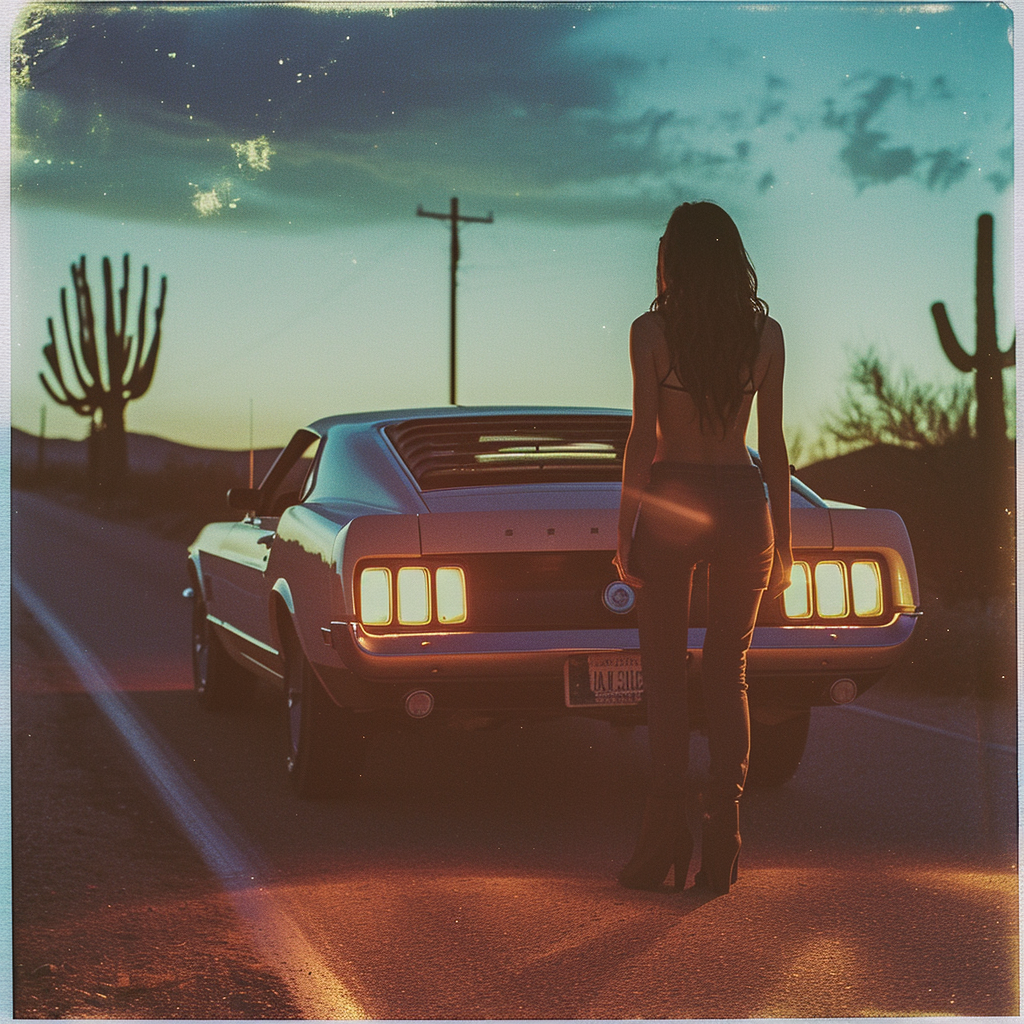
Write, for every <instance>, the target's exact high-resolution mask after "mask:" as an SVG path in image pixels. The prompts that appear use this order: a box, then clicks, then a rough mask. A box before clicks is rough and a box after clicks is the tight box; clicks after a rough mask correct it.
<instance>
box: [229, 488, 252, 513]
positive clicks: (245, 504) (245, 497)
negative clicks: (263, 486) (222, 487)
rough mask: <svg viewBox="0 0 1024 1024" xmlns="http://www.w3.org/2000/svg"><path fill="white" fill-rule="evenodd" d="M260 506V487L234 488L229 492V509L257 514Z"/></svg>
mask: <svg viewBox="0 0 1024 1024" xmlns="http://www.w3.org/2000/svg"><path fill="white" fill-rule="evenodd" d="M259 504H260V490H259V488H258V487H232V488H231V489H230V490H229V491H228V507H229V508H233V509H237V510H238V511H239V512H255V511H256V509H258V508H259Z"/></svg>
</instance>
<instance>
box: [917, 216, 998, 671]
mask: <svg viewBox="0 0 1024 1024" xmlns="http://www.w3.org/2000/svg"><path fill="white" fill-rule="evenodd" d="M975 305H976V309H977V317H976V323H977V326H976V335H975V337H976V342H975V352H974V355H968V354H967V353H966V352H965V351H964V349H963V347H962V346H961V345H960V343H959V342H958V341H957V338H956V335H955V334H954V333H953V328H952V327H951V326H950V323H949V317H948V316H947V315H946V307H945V306H944V305H943V303H941V302H936V303H935V304H934V305H933V306H932V316H933V317H934V318H935V326H936V328H937V329H938V332H939V341H940V343H941V344H942V350H943V352H945V353H946V356H947V357H948V358H949V361H950V362H951V363H952V364H953V365H954V366H955V367H956V368H957V369H958V370H960V371H961V372H963V373H970V372H972V371H973V373H974V394H975V399H976V413H975V436H976V441H975V443H976V445H977V452H976V457H975V459H974V466H973V474H974V480H975V484H974V486H975V500H976V502H977V506H976V507H977V518H976V521H975V526H976V528H977V529H976V531H975V536H974V544H975V545H976V551H977V574H976V580H977V583H976V588H977V592H978V593H979V594H980V596H983V597H991V596H994V595H997V594H999V593H1000V592H1004V591H1005V590H1006V589H1007V588H1009V587H1012V585H1013V582H1012V581H1013V551H1014V542H1013V516H1012V512H1013V510H1012V504H1013V487H1012V474H1013V451H1012V446H1011V445H1010V443H1009V442H1008V440H1007V437H1006V409H1005V406H1004V403H1003V370H1004V369H1006V368H1007V367H1009V366H1013V364H1014V361H1015V351H1016V347H1017V339H1016V335H1014V340H1013V342H1012V343H1011V345H1010V347H1009V349H1007V350H1006V351H1005V352H1000V351H999V342H998V340H997V338H996V303H995V287H994V279H993V272H992V215H991V214H988V213H983V214H982V215H981V216H980V217H979V218H978V255H977V271H976V297H975ZM965 582H966V581H965ZM971 589H972V588H971V587H969V586H965V592H969V591H970V590H971ZM981 660H982V661H983V662H984V663H985V664H984V665H983V667H982V668H981V669H979V671H980V672H981V674H982V676H983V677H985V678H987V679H988V680H989V681H990V682H992V684H993V685H994V684H995V682H994V681H995V680H996V679H997V676H998V672H997V671H996V669H995V667H994V665H993V664H992V663H991V657H990V654H983V656H982V658H981Z"/></svg>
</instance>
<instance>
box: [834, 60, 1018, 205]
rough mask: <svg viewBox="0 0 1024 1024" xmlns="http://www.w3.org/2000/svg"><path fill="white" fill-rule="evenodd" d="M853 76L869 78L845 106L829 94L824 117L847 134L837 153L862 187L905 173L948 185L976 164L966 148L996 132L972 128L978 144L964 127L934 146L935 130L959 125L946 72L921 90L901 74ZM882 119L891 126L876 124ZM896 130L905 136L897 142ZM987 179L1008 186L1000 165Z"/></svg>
mask: <svg viewBox="0 0 1024 1024" xmlns="http://www.w3.org/2000/svg"><path fill="white" fill-rule="evenodd" d="M854 81H855V82H868V83H869V84H868V86H867V88H865V89H863V90H862V91H861V92H859V93H857V95H856V96H855V98H854V101H853V104H852V106H850V107H848V108H847V109H845V110H842V109H840V104H839V103H838V102H837V101H836V100H835V99H832V98H829V99H827V100H826V101H825V113H824V115H823V116H822V119H821V123H822V125H823V126H824V127H825V128H826V129H829V130H832V131H836V132H838V133H839V134H840V135H841V136H842V137H843V138H844V139H845V145H844V146H843V147H842V149H841V150H840V152H839V158H840V161H841V163H842V165H843V166H844V168H845V171H846V173H847V175H848V176H849V177H850V178H851V179H852V181H853V182H854V184H855V185H856V186H857V188H858V189H859V190H863V189H865V188H867V187H869V186H872V185H888V184H891V183H892V182H894V181H897V180H899V179H903V178H905V179H910V180H915V181H919V182H921V183H922V184H923V185H924V186H925V187H927V188H929V189H949V188H951V187H952V186H954V185H956V184H958V183H959V182H961V181H963V180H964V178H965V177H966V176H967V174H968V172H969V171H970V170H971V168H972V166H975V164H974V163H973V162H972V159H971V158H970V157H968V156H965V155H964V154H969V153H972V152H974V151H976V150H980V149H982V148H983V147H982V145H981V139H982V138H984V139H986V141H987V140H988V139H990V138H991V137H992V133H991V131H990V130H986V131H985V132H984V134H983V135H982V134H981V133H977V132H975V133H972V134H977V135H978V136H979V138H978V139H977V144H975V143H976V139H975V138H972V137H971V135H967V134H966V133H965V135H966V137H965V138H964V139H963V140H962V141H959V142H957V143H956V144H940V145H938V146H934V139H935V137H936V133H937V132H939V133H948V132H949V131H950V130H951V128H953V126H954V125H955V126H956V127H957V128H959V127H960V120H961V119H958V118H956V117H951V116H950V112H951V111H953V112H955V110H956V108H955V106H954V101H955V100H956V96H955V94H954V93H953V92H952V90H951V88H950V86H949V83H948V82H947V80H946V78H945V77H943V76H936V77H934V78H933V79H932V80H931V81H930V82H929V83H928V85H927V87H926V88H925V89H923V90H920V91H917V90H915V85H914V82H913V81H912V80H911V79H908V78H904V77H903V76H896V75H868V74H864V75H861V76H859V77H858V78H857V79H854ZM879 121H882V122H884V123H886V124H888V125H890V126H891V130H889V131H886V130H883V129H882V128H880V127H878V126H877V123H878V122H879ZM897 130H898V131H899V133H900V134H901V135H902V136H903V138H902V139H901V140H900V142H898V143H897V142H895V141H894V136H895V135H896V132H897ZM961 130H962V129H961ZM988 180H989V182H990V184H992V185H993V187H994V188H996V190H997V191H1001V190H1002V188H1005V187H1006V183H1005V182H1004V181H1003V179H1002V178H1001V176H1000V172H999V171H996V172H991V173H990V174H989V175H988Z"/></svg>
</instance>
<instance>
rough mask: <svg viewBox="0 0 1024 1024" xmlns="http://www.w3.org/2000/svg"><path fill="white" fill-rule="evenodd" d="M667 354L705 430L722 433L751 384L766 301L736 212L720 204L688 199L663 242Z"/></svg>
mask: <svg viewBox="0 0 1024 1024" xmlns="http://www.w3.org/2000/svg"><path fill="white" fill-rule="evenodd" d="M651 309H652V310H653V311H654V312H656V313H660V314H661V315H662V318H663V324H664V329H665V338H666V340H667V341H668V350H669V358H670V360H671V364H672V367H673V369H674V370H675V371H676V374H677V375H678V377H679V380H680V382H681V383H683V384H685V385H686V387H687V389H688V390H689V392H690V396H691V397H692V398H693V401H694V403H695V404H696V406H697V411H698V413H699V415H700V425H701V429H702V430H703V429H704V428H705V425H706V424H708V425H711V427H712V428H713V429H721V430H722V432H723V433H724V432H725V430H726V429H727V427H728V425H729V424H730V423H732V421H733V420H734V418H735V417H736V414H737V413H738V412H739V409H740V406H741V405H742V403H743V393H744V390H745V389H747V388H748V387H749V386H752V383H753V374H754V362H755V360H756V359H757V353H758V348H759V343H760V327H761V324H762V323H763V317H766V316H767V315H768V304H767V303H766V302H764V301H763V300H762V299H760V298H758V295H757V274H756V273H755V272H754V266H753V264H752V263H751V262H750V257H749V256H748V255H747V251H746V249H744V248H743V241H742V239H741V238H740V233H739V230H738V229H737V227H736V225H735V223H733V220H732V218H731V217H730V216H729V214H727V213H726V212H725V210H723V209H722V208H721V207H720V206H716V205H715V204H714V203H708V202H701V203H683V205H682V206H677V207H676V209H675V210H674V211H673V213H672V216H671V217H670V218H669V221H668V226H667V227H666V228H665V234H664V235H663V236H662V238H661V245H660V247H659V249H658V297H657V298H656V299H655V300H654V302H652V303H651Z"/></svg>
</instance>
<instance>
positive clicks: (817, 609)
mask: <svg viewBox="0 0 1024 1024" xmlns="http://www.w3.org/2000/svg"><path fill="white" fill-rule="evenodd" d="M782 609H783V611H784V612H785V615H786V618H787V619H793V620H797V621H799V620H801V619H803V620H808V619H824V620H826V621H829V622H837V621H839V620H842V619H853V620H857V619H877V618H879V617H880V616H882V615H883V614H884V613H885V584H884V578H883V575H882V567H881V564H880V563H879V562H878V561H877V560H875V559H871V558H860V557H853V558H849V557H843V558H822V559H820V560H818V561H812V560H810V559H801V560H798V561H796V562H795V563H794V564H793V575H792V583H791V585H790V587H789V589H788V590H786V591H785V593H784V594H783V597H782Z"/></svg>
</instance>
